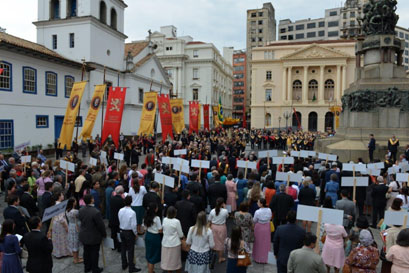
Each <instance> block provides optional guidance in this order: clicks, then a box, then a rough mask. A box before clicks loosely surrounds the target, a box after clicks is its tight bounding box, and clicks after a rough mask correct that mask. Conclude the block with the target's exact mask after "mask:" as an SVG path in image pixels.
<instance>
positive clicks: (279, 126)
mask: <svg viewBox="0 0 409 273" xmlns="http://www.w3.org/2000/svg"><path fill="white" fill-rule="evenodd" d="M280 131H281V117H278V132H280Z"/></svg>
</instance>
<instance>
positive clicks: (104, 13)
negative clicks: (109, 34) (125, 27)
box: [99, 1, 107, 24]
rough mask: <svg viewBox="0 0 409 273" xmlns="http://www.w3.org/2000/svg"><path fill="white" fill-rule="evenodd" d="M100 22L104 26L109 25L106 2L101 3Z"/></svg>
mask: <svg viewBox="0 0 409 273" xmlns="http://www.w3.org/2000/svg"><path fill="white" fill-rule="evenodd" d="M99 20H100V21H101V22H102V23H104V24H106V23H107V5H106V4H105V2H104V1H101V2H100V3H99Z"/></svg>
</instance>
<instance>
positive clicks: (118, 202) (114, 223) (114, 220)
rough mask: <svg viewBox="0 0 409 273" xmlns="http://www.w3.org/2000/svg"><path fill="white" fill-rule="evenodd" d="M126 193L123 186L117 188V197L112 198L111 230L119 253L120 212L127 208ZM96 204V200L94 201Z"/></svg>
mask: <svg viewBox="0 0 409 273" xmlns="http://www.w3.org/2000/svg"><path fill="white" fill-rule="evenodd" d="M123 193H124V188H123V187H122V186H117V187H116V188H115V195H114V196H112V197H111V212H110V214H109V215H110V217H109V227H110V228H111V238H112V240H114V247H115V249H116V250H117V251H118V252H121V243H120V242H119V241H118V233H119V231H120V230H119V218H118V212H119V210H120V209H122V208H123V207H124V206H125V203H124V199H123V198H122V194H123ZM94 202H95V199H94Z"/></svg>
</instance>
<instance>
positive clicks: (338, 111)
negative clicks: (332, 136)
mask: <svg viewBox="0 0 409 273" xmlns="http://www.w3.org/2000/svg"><path fill="white" fill-rule="evenodd" d="M329 110H330V111H331V112H332V113H334V115H335V129H338V128H339V116H340V115H341V112H342V107H341V106H336V105H335V106H332V107H330V108H329Z"/></svg>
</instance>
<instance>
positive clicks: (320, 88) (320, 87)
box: [318, 65, 325, 103]
mask: <svg viewBox="0 0 409 273" xmlns="http://www.w3.org/2000/svg"><path fill="white" fill-rule="evenodd" d="M324 72H325V65H321V66H320V82H319V84H318V102H319V103H322V102H324V85H325V80H324Z"/></svg>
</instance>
